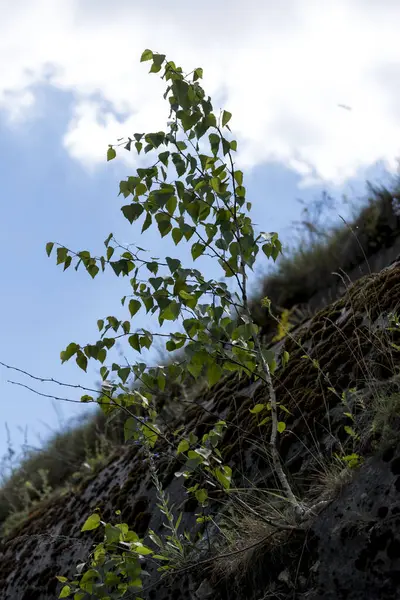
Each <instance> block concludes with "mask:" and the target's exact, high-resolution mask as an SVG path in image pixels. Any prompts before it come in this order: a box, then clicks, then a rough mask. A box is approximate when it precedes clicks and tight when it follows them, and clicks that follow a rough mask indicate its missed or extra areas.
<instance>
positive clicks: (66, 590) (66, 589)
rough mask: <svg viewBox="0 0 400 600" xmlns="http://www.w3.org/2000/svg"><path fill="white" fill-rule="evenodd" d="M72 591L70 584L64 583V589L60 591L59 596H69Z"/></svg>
mask: <svg viewBox="0 0 400 600" xmlns="http://www.w3.org/2000/svg"><path fill="white" fill-rule="evenodd" d="M71 593H72V590H71V588H70V586H69V585H64V587H63V589H62V590H61V592H60V595H59V596H58V597H59V598H68V596H70V595H71Z"/></svg>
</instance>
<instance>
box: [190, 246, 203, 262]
mask: <svg viewBox="0 0 400 600" xmlns="http://www.w3.org/2000/svg"><path fill="white" fill-rule="evenodd" d="M205 249H206V247H205V245H204V244H201V243H200V242H195V243H194V244H193V246H192V258H193V260H196V258H198V257H199V256H201V255H202V254H203V252H204V250H205Z"/></svg>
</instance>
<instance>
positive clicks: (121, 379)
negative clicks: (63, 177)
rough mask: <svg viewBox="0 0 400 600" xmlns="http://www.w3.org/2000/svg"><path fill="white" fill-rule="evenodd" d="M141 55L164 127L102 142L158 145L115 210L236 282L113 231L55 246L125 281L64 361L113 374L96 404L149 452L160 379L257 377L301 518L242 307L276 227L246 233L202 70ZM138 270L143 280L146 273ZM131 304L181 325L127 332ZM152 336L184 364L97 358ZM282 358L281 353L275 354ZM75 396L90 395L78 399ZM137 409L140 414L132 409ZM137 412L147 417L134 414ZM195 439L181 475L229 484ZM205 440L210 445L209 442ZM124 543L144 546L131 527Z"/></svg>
mask: <svg viewBox="0 0 400 600" xmlns="http://www.w3.org/2000/svg"><path fill="white" fill-rule="evenodd" d="M141 60H142V61H151V68H150V72H151V73H159V72H162V78H163V79H164V80H165V81H166V83H167V89H166V92H165V94H164V99H166V100H168V102H169V105H170V115H169V119H170V120H169V122H168V130H167V132H163V131H158V132H153V133H147V134H141V133H140V134H139V133H137V134H134V135H133V136H132V137H129V138H127V139H126V140H123V141H119V143H118V144H116V145H110V146H109V148H108V151H107V160H113V159H115V158H116V156H117V150H118V149H119V148H121V147H123V148H124V149H125V150H128V151H130V150H131V149H135V150H136V151H137V153H138V154H140V153H141V152H142V151H143V152H144V153H145V154H147V153H154V152H156V153H157V159H156V160H155V162H154V163H153V164H152V165H151V166H149V167H147V168H138V169H137V170H136V174H135V175H134V176H131V177H128V178H127V179H126V180H123V181H121V182H120V184H119V189H120V195H122V196H123V198H124V199H125V200H126V203H125V204H124V205H123V206H122V208H121V210H122V213H123V215H124V216H125V218H126V219H128V221H129V222H130V223H131V224H133V223H134V222H136V221H139V220H141V221H142V223H143V224H142V228H141V231H142V232H144V231H146V230H147V229H148V228H149V227H152V226H156V227H157V228H158V231H159V234H160V236H161V238H165V237H166V236H171V237H172V239H173V241H174V243H175V245H179V244H181V243H185V242H186V243H189V244H190V251H191V256H192V259H193V261H195V260H196V259H198V258H199V257H200V256H203V255H207V256H208V257H210V258H211V259H212V260H214V261H215V262H216V263H218V264H219V265H220V267H221V270H222V274H223V275H224V276H225V277H226V278H229V279H230V280H231V281H233V282H234V284H235V285H234V286H232V287H234V290H233V291H232V290H230V289H229V286H228V285H227V284H226V283H224V282H221V281H217V280H214V279H208V278H207V277H206V276H205V275H203V274H202V273H201V272H200V271H199V270H197V269H195V268H192V267H185V266H184V265H182V264H181V261H180V260H179V259H177V258H171V257H166V258H165V260H164V261H159V260H154V259H150V260H148V259H146V257H145V255H144V254H143V252H144V251H143V249H142V248H140V247H138V246H133V245H132V246H129V247H127V248H125V247H122V246H121V245H119V244H118V243H117V242H116V240H115V238H114V236H113V234H110V235H109V236H108V237H107V239H106V240H105V242H104V244H105V247H106V253H105V255H104V256H100V257H94V256H92V255H91V254H90V252H89V251H87V250H84V251H80V252H73V251H71V250H69V249H68V248H67V247H65V246H62V245H58V247H57V264H61V265H63V266H64V270H65V269H67V268H68V267H70V266H71V265H72V264H73V263H75V268H76V269H78V268H79V266H81V265H83V266H84V267H85V268H86V270H87V271H88V273H89V274H90V275H91V277H93V278H94V277H96V275H97V274H98V273H99V271H100V270H102V271H105V269H107V268H111V269H112V270H113V272H114V273H115V275H116V276H122V277H126V278H127V280H129V284H128V285H129V292H128V294H127V296H125V297H124V298H122V305H123V306H126V307H127V310H128V312H129V316H128V317H127V319H126V320H119V319H117V318H116V317H112V316H109V317H107V318H105V319H100V320H99V321H98V322H97V324H98V328H99V331H100V332H101V336H100V339H99V340H97V341H96V342H95V343H94V344H86V345H85V346H81V345H79V344H77V343H70V344H69V345H68V347H67V348H66V349H65V350H64V351H63V352H62V353H61V359H62V361H63V362H65V361H67V360H69V359H71V358H72V357H75V359H76V362H77V364H78V365H79V367H80V368H81V369H83V370H86V368H87V363H88V360H89V359H94V360H97V361H99V362H100V363H102V365H103V366H102V367H101V369H100V371H101V375H102V378H103V380H104V382H107V379H108V378H109V376H110V372H111V373H114V375H115V377H117V382H116V383H115V384H113V385H112V388H110V389H108V390H107V389H106V387H104V388H103V394H102V395H101V397H100V399H99V403H100V404H101V406H102V409H103V410H104V411H105V412H106V413H108V412H110V411H112V410H116V409H118V408H119V409H122V410H124V411H125V412H126V413H127V421H126V426H125V432H126V436H125V437H126V439H131V438H134V439H141V440H142V441H144V442H145V443H146V444H147V447H148V448H150V449H151V448H153V447H154V445H155V443H156V441H157V438H158V436H160V435H164V434H163V433H162V432H161V431H160V429H159V427H158V425H157V411H156V406H155V402H154V397H155V394H156V393H157V390H164V388H165V384H166V381H167V380H168V381H169V382H170V381H177V382H179V381H182V380H183V379H184V378H185V377H187V376H188V374H190V376H191V377H193V378H194V379H197V378H199V377H201V376H205V377H206V378H207V380H208V383H209V385H211V386H212V385H213V384H215V383H216V382H217V381H218V380H220V378H221V377H224V376H225V375H227V374H230V373H234V372H238V373H239V374H241V375H242V374H244V375H247V376H251V377H253V378H255V379H262V380H263V381H264V383H265V384H266V386H267V389H268V393H269V401H268V403H266V405H265V406H264V405H263V406H262V407H261V408H263V409H264V408H266V407H267V406H268V408H269V409H270V411H271V416H270V419H271V435H270V449H271V454H272V459H273V463H274V467H275V470H276V473H277V475H278V478H279V481H280V483H281V486H282V489H283V491H284V494H285V496H286V497H287V500H288V501H289V502H290V503H291V504H292V506H293V509H294V511H295V513H297V514H298V515H300V516H302V515H304V514H305V512H306V509H305V507H304V506H302V504H301V503H299V502H298V500H297V499H296V497H295V495H294V494H293V492H292V489H291V487H290V485H289V482H288V480H287V477H286V475H285V473H284V470H283V468H282V464H281V461H280V457H279V453H278V450H277V436H278V433H279V431H282V430H283V429H284V426H285V425H284V423H282V422H280V421H279V418H278V408H279V407H278V402H277V399H276V397H275V391H274V386H273V382H272V377H271V367H272V368H273V365H271V362H270V361H271V358H270V357H269V356H268V354H267V353H265V352H264V351H263V348H262V346H261V343H260V339H259V331H258V327H257V325H256V324H255V323H254V322H253V319H252V315H251V312H250V310H249V304H248V286H247V282H248V271H249V269H250V270H252V269H253V266H254V263H255V261H256V258H257V255H258V252H259V250H260V248H261V251H262V252H263V253H264V254H265V255H266V257H267V258H272V259H273V260H274V261H275V260H276V259H277V257H278V255H279V253H280V252H281V243H280V241H279V238H278V235H277V234H276V233H264V232H261V233H258V234H257V233H256V232H255V230H254V227H253V224H252V221H251V219H250V217H249V211H250V209H251V204H250V202H248V201H247V200H246V189H245V187H244V186H243V173H242V171H240V170H239V169H237V168H235V162H234V158H233V157H234V153H235V152H236V150H237V142H236V140H234V139H233V138H232V135H231V130H230V127H229V123H230V121H231V117H232V115H231V113H229V112H228V111H226V110H224V111H222V112H221V114H220V115H218V116H216V114H215V113H214V111H213V106H212V103H211V99H210V97H206V95H205V92H204V90H203V88H202V87H201V85H200V83H199V81H200V79H201V78H202V75H203V70H202V69H201V68H196V69H194V71H192V72H191V73H189V74H187V75H184V73H183V71H182V69H181V68H180V67H177V66H176V65H175V64H174V63H173V62H172V61H167V60H166V57H165V55H163V54H157V53H153V52H152V51H151V50H145V51H144V52H143V54H142V57H141ZM206 135H207V138H208V144H209V149H208V151H207V143H206V142H205V139H207V138H205V136H206ZM175 173H176V175H175ZM171 176H173V177H172V181H171ZM175 177H176V178H175ZM53 246H54V243H53V242H49V243H48V244H47V253H48V255H50V253H51V252H52V249H53ZM116 251H117V252H116ZM117 253H118V256H116V255H117ZM146 273H147V278H146V276H145V277H143V274H146ZM264 306H265V307H266V309H268V307H269V301H268V299H264ZM140 310H145V311H146V313H150V314H152V315H155V316H157V317H158V322H159V325H160V327H161V328H162V326H163V324H164V323H166V322H169V321H171V322H179V323H180V325H181V329H180V330H177V331H175V332H173V333H160V332H151V331H149V330H147V329H144V328H141V327H138V328H135V329H134V328H133V327H132V325H134V322H135V317H137V314H138V312H139V311H140ZM157 335H158V336H161V337H162V338H163V337H165V338H166V344H165V347H166V350H167V351H168V352H174V351H176V350H180V349H183V350H184V353H185V361H184V363H183V364H182V362H181V361H177V360H174V356H172V358H171V362H170V363H169V364H168V365H166V366H157V367H149V366H148V365H146V364H145V363H144V362H136V363H135V364H132V365H127V366H126V365H119V364H116V363H113V364H112V365H111V366H109V367H107V366H105V365H104V363H105V362H106V360H107V355H108V351H109V350H110V349H111V348H112V347H113V346H114V344H115V342H116V340H117V339H119V338H127V340H128V343H129V344H130V346H131V347H132V348H133V349H134V350H136V351H137V352H138V353H140V352H141V350H142V349H143V348H146V349H149V348H150V347H151V346H152V344H153V340H154V338H155V337H156V336H157ZM287 359H288V356H287V353H286V355H285V356H284V360H287ZM131 375H133V376H134V379H135V386H134V389H133V390H132V386H128V385H127V381H128V378H129V377H130V376H131ZM105 385H107V384H106V383H105ZM82 401H94V399H93V398H92V397H90V396H83V397H82ZM260 406H261V405H257V407H256V409H255V412H257V411H258V410H261V409H260ZM137 407H140V410H141V411H142V412H138V411H136V410H135V409H136V408H137ZM143 410H145V412H146V418H143V416H142V415H143ZM223 426H224V424H223V423H219V424H217V425H216V426H215V428H214V429H213V430H212V431H211V432H210V433H209V434H208V435H209V436H211V438H212V439H213V440H214V441H215V440H217V439H218V438H219V437H220V436H221V434H222V433H221V432H222V429H223ZM196 442H197V440H194V441H193V439H192V440H181V441H180V443H179V446H178V449H177V450H178V453H179V454H180V455H182V456H186V459H187V462H186V466H185V467H184V468H183V471H182V473H183V475H184V476H185V477H189V476H190V475H191V473H192V472H193V468H195V467H197V466H198V465H201V466H202V467H203V468H205V469H206V470H207V471H208V472H209V474H210V475H212V476H213V477H214V478H215V480H217V481H218V482H219V483H220V484H221V485H222V487H223V488H225V489H229V486H230V478H231V470H230V468H229V467H228V466H226V465H225V466H222V463H221V460H220V455H219V456H216V461H215V462H214V463H213V462H212V456H213V455H212V452H211V450H209V448H208V449H206V446H205V445H204V444H203V445H199V446H198V447H197V448H195V449H193V443H194V444H195V445H196ZM203 442H204V440H203ZM211 447H214V449H215V448H216V443H215V444H211ZM192 489H193V491H194V493H196V497H197V498H198V499H199V501H202V502H205V501H206V498H207V492H206V490H200V489H198V488H196V486H194V487H193V488H192ZM90 519H92V521H91V522H90V523H89V526H88V527H87V528H93V527H92V526H98V525H99V523H100V519H99V517H98V516H95V515H92V517H90ZM125 533H126V532H125ZM126 541H127V540H126V536H125V539H124V542H126ZM130 541H131V542H132V543H133V544H137V545H139V546H140V548H141V549H142V551H143V545H142V544H141V542H140V541H138V539H136V538H135V537H134V535H133V533H132V534H131V540H130ZM140 548H139V549H140ZM146 552H147V550H146ZM66 587H68V586H66Z"/></svg>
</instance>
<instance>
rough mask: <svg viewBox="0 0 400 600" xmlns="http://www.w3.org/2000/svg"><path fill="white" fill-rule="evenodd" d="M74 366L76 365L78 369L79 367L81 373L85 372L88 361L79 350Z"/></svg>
mask: <svg viewBox="0 0 400 600" xmlns="http://www.w3.org/2000/svg"><path fill="white" fill-rule="evenodd" d="M76 364H77V365H78V367H80V368H81V369H82V371H85V372H86V369H87V364H88V361H87V358H86V356H85V355H84V354H83V352H81V351H80V350H79V351H78V354H77V357H76Z"/></svg>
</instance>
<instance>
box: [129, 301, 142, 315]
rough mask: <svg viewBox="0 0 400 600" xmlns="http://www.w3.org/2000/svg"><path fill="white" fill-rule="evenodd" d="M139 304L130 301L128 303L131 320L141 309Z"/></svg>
mask: <svg viewBox="0 0 400 600" xmlns="http://www.w3.org/2000/svg"><path fill="white" fill-rule="evenodd" d="M141 306H142V305H141V303H140V302H139V300H133V299H132V300H130V301H129V312H130V313H131V318H132V317H134V316H135V315H136V313H137V312H138V310H140V308H141Z"/></svg>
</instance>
